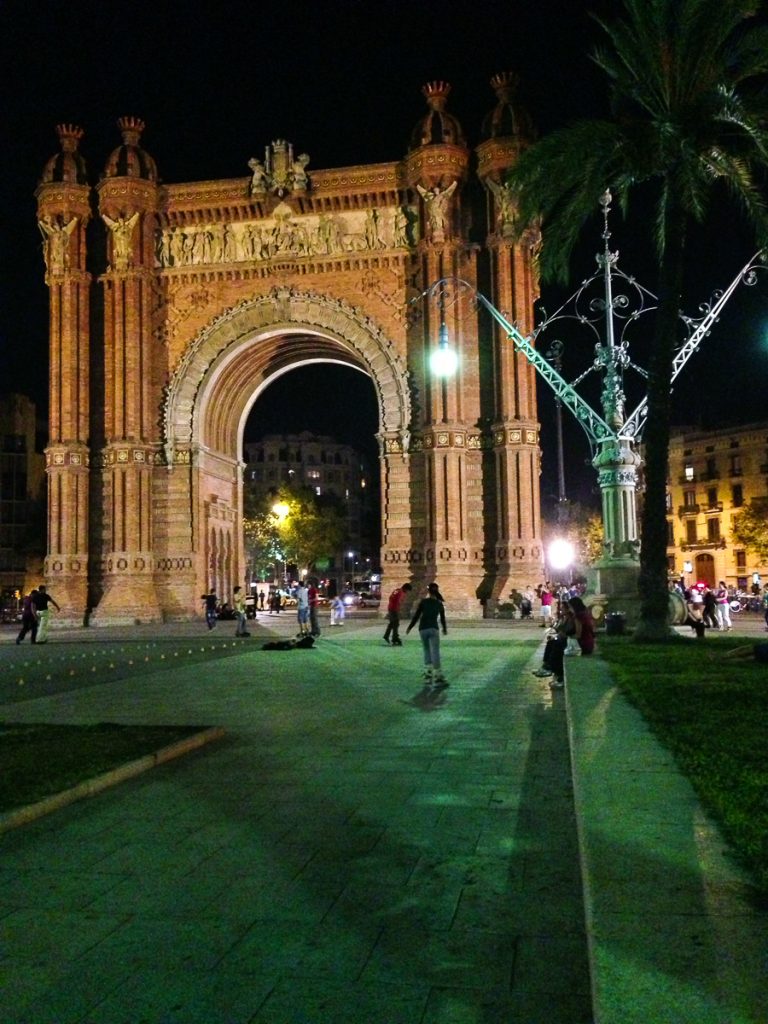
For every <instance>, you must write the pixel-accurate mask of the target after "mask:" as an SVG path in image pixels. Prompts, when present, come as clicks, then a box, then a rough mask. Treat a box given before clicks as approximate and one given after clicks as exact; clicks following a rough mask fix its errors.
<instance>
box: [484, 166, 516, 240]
mask: <svg viewBox="0 0 768 1024" xmlns="http://www.w3.org/2000/svg"><path fill="white" fill-rule="evenodd" d="M486 181H487V184H488V188H489V189H490V190H491V192H492V193H493V196H494V198H495V200H496V223H497V224H498V225H499V229H500V231H501V234H502V236H503V237H504V238H509V237H510V236H511V235H513V234H514V232H515V203H514V200H513V198H512V188H511V187H510V186H509V185H500V184H499V183H498V181H494V180H493V178H487V179H486Z"/></svg>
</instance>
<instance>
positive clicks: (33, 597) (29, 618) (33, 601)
mask: <svg viewBox="0 0 768 1024" xmlns="http://www.w3.org/2000/svg"><path fill="white" fill-rule="evenodd" d="M37 598H38V592H37V590H30V592H29V593H28V594H27V596H26V597H25V598H24V600H23V601H22V604H21V629H20V630H19V635H18V636H17V637H16V643H17V644H20V643H21V642H22V640H23V639H24V637H25V636H26V635H27V633H29V632H31V633H32V636H31V637H30V642H31V643H33V644H36V643H37V625H38V621H39V620H38V617H37Z"/></svg>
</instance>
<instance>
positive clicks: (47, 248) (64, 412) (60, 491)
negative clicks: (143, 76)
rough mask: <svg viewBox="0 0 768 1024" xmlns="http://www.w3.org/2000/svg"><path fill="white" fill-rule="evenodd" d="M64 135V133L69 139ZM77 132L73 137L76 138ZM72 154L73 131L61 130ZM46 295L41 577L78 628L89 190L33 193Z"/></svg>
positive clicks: (57, 185)
mask: <svg viewBox="0 0 768 1024" xmlns="http://www.w3.org/2000/svg"><path fill="white" fill-rule="evenodd" d="M67 132H69V133H70V134H69V135H67ZM77 133H79V134H77ZM59 134H60V137H62V141H63V143H65V145H64V149H65V154H66V152H67V146H66V143H69V144H70V145H71V146H72V149H71V150H69V152H72V153H74V151H75V150H76V143H77V139H79V137H80V135H82V132H80V130H79V129H66V128H60V129H59ZM35 195H36V198H37V216H38V225H39V227H40V231H41V234H42V236H43V255H44V257H45V266H46V274H45V282H46V284H47V285H48V293H49V310H50V316H49V353H50V376H49V405H50V411H49V437H48V446H47V448H46V450H45V461H46V472H47V475H48V545H47V547H48V550H47V555H46V559H45V576H46V580H47V582H48V583H49V585H50V588H51V592H52V593H53V594H54V595H55V596H56V600H57V601H58V603H59V604H60V605H61V613H60V615H59V616H58V621H59V622H61V623H66V624H77V625H81V624H82V622H83V620H84V617H85V614H86V609H87V605H88V516H89V501H88V489H89V448H88V435H89V412H90V395H89V382H90V367H89V359H90V352H89V303H88V298H89V289H90V284H91V278H90V275H89V274H88V273H87V272H86V270H85V261H86V234H85V229H86V225H87V223H88V220H89V218H90V188H89V187H88V186H87V185H85V184H78V183H76V182H72V181H44V182H43V183H42V184H41V185H40V186H39V187H38V189H37V192H36V193H35Z"/></svg>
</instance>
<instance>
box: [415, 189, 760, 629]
mask: <svg viewBox="0 0 768 1024" xmlns="http://www.w3.org/2000/svg"><path fill="white" fill-rule="evenodd" d="M600 206H601V207H602V214H603V232H602V239H603V247H602V251H601V252H599V253H598V254H597V256H596V261H597V265H598V269H597V271H596V272H595V273H594V274H593V275H592V276H591V277H589V278H587V280H586V281H584V282H583V283H582V284H581V286H580V287H579V288H578V290H577V291H576V292H575V293H574V294H573V295H572V296H570V298H569V299H567V300H566V302H564V303H563V304H562V305H561V306H560V307H559V308H558V309H557V310H556V312H555V313H554V314H553V315H552V316H546V314H545V316H544V319H543V320H542V321H541V322H540V323H539V324H538V326H537V327H536V328H535V330H534V331H533V332H532V333H531V334H530V335H529V336H525V335H523V334H522V333H521V332H520V330H518V328H517V326H516V325H515V324H512V323H510V322H509V320H507V318H506V317H505V316H504V315H503V313H501V312H500V311H499V310H498V309H497V308H496V307H495V306H494V305H493V304H492V303H491V302H490V301H489V300H488V299H487V298H486V297H485V296H484V295H483V294H482V292H479V291H477V289H476V288H475V287H474V286H473V285H472V284H470V283H469V282H468V281H465V280H462V279H461V278H442V279H440V280H439V281H436V282H435V283H434V284H433V285H431V286H430V287H429V288H428V289H427V290H426V291H425V292H424V293H423V294H422V296H420V298H427V299H429V300H433V301H436V302H437V305H438V308H439V313H440V332H439V336H438V348H437V350H436V353H435V355H436V358H437V363H438V365H440V366H443V365H448V364H449V360H445V361H444V360H443V356H444V355H445V352H446V350H447V349H448V348H449V345H448V336H447V327H446V320H445V313H446V297H447V296H451V297H452V301H453V302H456V301H458V296H459V294H460V293H461V292H467V291H468V292H470V293H471V294H472V295H473V296H474V298H475V300H476V302H477V303H478V304H479V305H480V306H482V307H483V308H484V309H485V310H486V311H487V312H488V313H489V314H490V316H491V317H492V318H493V319H494V320H495V321H496V322H497V323H498V324H499V325H500V326H501V328H502V329H503V330H504V332H505V333H506V336H507V337H508V338H509V340H510V341H512V343H513V344H514V346H515V348H516V350H517V351H518V352H521V353H522V354H523V355H524V356H525V357H526V358H527V359H528V361H529V362H530V363H531V364H532V365H533V367H534V369H535V370H536V371H537V372H538V373H539V375H540V376H541V377H543V378H544V380H545V381H546V382H547V384H548V385H549V386H550V387H551V388H552V390H553V391H554V393H555V396H556V398H557V400H558V401H559V402H560V403H561V404H562V405H564V406H566V407H567V408H568V409H569V410H570V411H571V412H572V413H573V415H574V416H575V417H576V420H577V422H578V423H579V424H580V425H581V427H582V428H583V430H584V432H585V433H586V435H587V438H588V440H589V444H590V448H591V452H592V465H593V466H594V467H595V469H596V471H597V474H598V483H599V486H600V491H601V495H602V519H603V532H604V543H603V555H602V557H601V558H600V559H598V561H597V562H596V563H595V565H594V566H593V573H594V578H593V580H592V581H591V584H592V589H594V590H595V591H597V592H599V593H601V594H602V595H603V596H605V597H606V598H608V599H611V598H616V599H617V600H621V603H622V606H623V607H626V608H627V609H628V610H631V608H632V602H635V603H636V604H638V603H639V602H638V594H637V576H638V572H639V548H640V539H639V536H638V530H637V504H636V487H637V473H638V470H639V468H640V464H641V458H640V454H639V452H638V451H637V450H636V445H637V444H638V443H639V442H640V440H641V437H642V431H643V427H644V425H645V420H646V417H647V414H648V398H647V395H646V396H644V397H642V398H641V400H640V401H639V403H638V404H637V406H636V407H635V409H634V410H633V411H632V412H631V413H630V414H629V415H627V414H626V408H625V407H626V395H625V392H624V375H625V372H626V371H628V370H630V369H631V370H633V371H634V372H635V373H636V374H637V375H638V376H639V377H641V378H647V376H648V374H647V372H646V371H645V370H643V369H642V368H641V367H639V366H637V365H636V364H635V363H633V362H632V361H631V359H630V356H629V341H628V338H627V330H628V328H629V327H630V325H632V324H634V323H635V322H636V321H637V320H638V319H639V318H640V317H641V316H643V315H644V314H646V313H649V312H651V311H653V310H655V309H656V302H657V299H656V296H655V295H653V293H652V292H650V291H648V290H647V289H646V288H644V287H643V286H642V285H640V284H639V283H638V281H637V280H636V279H635V278H634V277H631V276H629V275H627V274H625V273H624V272H623V271H621V270H619V267H618V258H619V257H618V253H617V252H611V250H610V246H609V241H610V237H611V233H610V230H609V226H608V215H609V212H610V208H611V194H610V192H608V191H606V192H604V193H603V195H602V196H601V197H600ZM764 262H765V257H764V255H763V253H762V252H757V253H756V254H755V255H754V256H753V257H752V258H751V259H750V260H749V261H748V262H747V263H746V265H745V266H744V267H742V268H741V270H740V271H739V272H738V274H737V275H736V276H735V277H734V279H733V280H732V281H731V283H730V284H729V285H728V286H727V287H726V288H725V289H723V290H722V291H718V292H716V293H715V294H714V296H713V298H712V300H711V301H710V302H709V303H705V304H703V305H702V306H700V311H701V313H702V315H701V316H700V317H687V316H683V315H681V316H680V321H681V323H682V325H683V328H684V331H685V334H686V338H685V340H684V341H683V343H682V344H681V345H680V347H679V348H678V350H677V352H676V353H675V356H674V358H673V371H672V377H671V379H670V386H671V385H672V383H673V382H674V380H675V379H676V378H677V376H678V374H679V373H680V372H681V371H682V369H683V367H684V366H685V364H686V363H687V361H688V360H689V359H690V358H691V356H692V355H693V353H694V352H695V351H696V350H697V349H698V347H699V345H700V344H701V342H702V340H703V339H704V338H705V337H706V336H707V335H708V334H709V332H710V330H711V328H712V326H713V325H714V324H715V322H716V321H717V319H718V318H719V316H720V314H721V312H722V310H723V308H724V306H725V305H726V303H727V302H728V301H729V299H730V298H731V296H732V295H733V294H734V292H735V291H736V289H737V288H738V287H739V285H741V284H745V285H754V284H755V283H756V280H757V271H758V270H761V269H765V267H764ZM566 320H570V321H573V322H575V323H577V324H579V325H580V326H581V327H582V328H585V329H588V330H590V331H591V332H592V336H593V338H594V340H595V341H596V344H595V346H594V360H593V362H592V364H591V366H589V367H588V368H587V369H586V370H585V371H584V372H582V373H581V374H580V375H579V376H578V377H577V378H576V379H575V380H574V381H572V382H571V383H569V382H567V381H566V380H565V379H564V378H563V377H562V375H561V370H562V364H561V360H560V356H561V355H562V349H560V350H559V351H558V347H557V345H556V343H555V342H553V343H552V347H551V348H550V352H549V353H548V356H550V358H545V357H544V356H542V355H541V353H540V352H539V351H538V349H537V347H536V342H537V341H538V340H539V339H540V338H541V336H542V334H543V333H544V332H545V331H547V330H548V329H549V328H550V327H551V326H552V325H553V324H554V323H558V322H561V321H566ZM593 371H594V372H597V373H599V374H601V375H602V388H601V395H600V411H596V410H595V409H593V408H592V406H591V405H590V404H589V403H588V402H587V401H586V399H585V398H584V397H583V396H582V395H581V394H580V393H579V391H578V390H577V388H578V385H579V384H580V383H581V382H582V381H583V380H584V379H585V378H586V377H587V376H588V375H589V374H590V373H592V372H593ZM564 489H565V483H564V479H563V480H562V488H561V491H562V492H564Z"/></svg>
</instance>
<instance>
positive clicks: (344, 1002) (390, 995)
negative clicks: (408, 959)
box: [253, 978, 428, 1024]
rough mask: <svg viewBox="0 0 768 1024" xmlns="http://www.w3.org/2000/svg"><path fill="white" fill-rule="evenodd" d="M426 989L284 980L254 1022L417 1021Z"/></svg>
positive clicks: (398, 1023)
mask: <svg viewBox="0 0 768 1024" xmlns="http://www.w3.org/2000/svg"><path fill="white" fill-rule="evenodd" d="M427 996H428V989H426V988H421V987H416V988H405V987H404V986H402V985H365V984H359V983H356V984H343V985H340V984H338V983H336V982H332V981H328V980H325V979H317V978H312V979H308V981H307V982H306V983H305V984H303V985H297V984H296V983H295V981H293V980H291V981H283V982H281V983H280V984H278V985H276V986H275V988H274V990H273V991H272V992H271V993H270V995H269V998H268V999H267V1000H266V1001H265V1003H264V1004H263V1005H262V1007H261V1008H260V1009H259V1011H258V1013H257V1014H256V1016H255V1017H254V1018H253V1024H420V1022H421V1021H422V1020H423V1015H424V1007H425V1004H426V1002H427Z"/></svg>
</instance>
